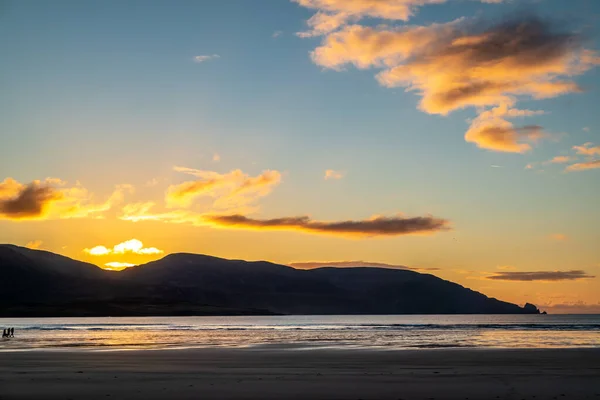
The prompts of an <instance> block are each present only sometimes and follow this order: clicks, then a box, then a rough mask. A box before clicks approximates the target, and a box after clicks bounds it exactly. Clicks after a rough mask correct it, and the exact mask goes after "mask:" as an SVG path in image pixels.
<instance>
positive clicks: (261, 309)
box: [0, 245, 539, 317]
mask: <svg viewBox="0 0 600 400" xmlns="http://www.w3.org/2000/svg"><path fill="white" fill-rule="evenodd" d="M0 276H1V278H2V279H0V293H2V294H3V303H2V307H0V317H1V316H4V317H7V316H108V315H110V316H118V315H123V316H125V315H132V316H133V315H251V314H538V313H539V310H538V309H537V307H536V306H534V305H532V304H527V305H525V307H523V308H522V307H519V306H517V305H515V304H511V303H507V302H503V301H500V300H496V299H493V298H489V297H486V296H485V295H483V294H481V293H478V292H475V291H472V290H470V289H467V288H465V287H463V286H460V285H458V284H456V283H452V282H448V281H445V280H443V279H440V278H437V277H435V276H433V275H429V274H420V273H417V272H414V271H409V270H403V269H386V268H366V267H364V268H362V267H354V268H318V269H313V270H297V269H294V268H291V267H288V266H284V265H277V264H273V263H269V262H264V261H260V262H247V261H240V260H227V259H222V258H216V257H210V256H205V255H198V254H183V253H180V254H171V255H168V256H166V257H164V258H163V259H161V260H158V261H154V262H151V263H148V264H145V265H140V266H137V267H133V268H129V269H127V270H125V271H122V272H110V271H104V270H102V269H100V268H98V267H96V266H94V265H92V264H88V263H83V262H79V261H76V260H72V259H70V258H67V257H63V256H60V255H57V254H53V253H49V252H45V251H39V250H30V249H26V248H22V247H18V246H12V245H0Z"/></svg>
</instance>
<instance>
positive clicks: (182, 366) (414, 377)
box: [0, 348, 600, 400]
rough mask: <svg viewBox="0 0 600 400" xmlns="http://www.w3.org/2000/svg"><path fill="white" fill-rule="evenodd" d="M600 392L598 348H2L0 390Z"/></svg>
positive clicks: (150, 395) (4, 393) (14, 395)
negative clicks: (136, 349) (64, 349)
mask: <svg viewBox="0 0 600 400" xmlns="http://www.w3.org/2000/svg"><path fill="white" fill-rule="evenodd" d="M42 398H43V399H65V400H67V399H107V398H111V399H353V400H357V399H364V400H367V399H394V400H397V399H405V400H409V399H436V400H438V399H461V400H465V399H536V400H540V399H600V349H571V350H558V349H557V350H550V349H546V350H465V349H459V350H458V349H457V350H414V351H413V350H410V351H373V350H327V349H319V350H293V349H279V350H274V349H214V348H213V349H190V350H156V351H96V352H83V351H53V352H42V351H29V352H5V353H0V399H2V400H12V399H42Z"/></svg>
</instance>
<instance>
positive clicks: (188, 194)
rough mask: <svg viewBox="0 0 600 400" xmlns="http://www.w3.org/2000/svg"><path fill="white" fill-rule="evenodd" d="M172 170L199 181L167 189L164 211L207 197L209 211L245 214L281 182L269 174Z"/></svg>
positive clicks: (187, 205)
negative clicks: (209, 206)
mask: <svg viewBox="0 0 600 400" xmlns="http://www.w3.org/2000/svg"><path fill="white" fill-rule="evenodd" d="M174 169H175V171H178V172H183V173H186V174H189V175H193V176H196V177H198V178H200V179H198V180H195V181H188V182H183V183H181V184H178V185H172V186H169V188H168V190H167V194H166V198H165V201H166V203H167V207H189V206H191V205H192V204H193V203H194V201H195V200H196V199H198V198H200V197H211V198H214V199H215V200H214V202H213V205H212V209H213V210H215V209H217V210H219V209H220V210H230V211H231V210H242V211H246V212H247V211H249V208H248V207H250V206H251V205H252V204H253V203H254V202H255V201H256V200H258V198H260V197H264V196H267V195H268V194H270V193H271V191H272V190H273V188H274V187H275V186H277V185H279V183H280V182H281V173H280V172H279V171H272V170H267V171H263V172H262V173H261V174H260V175H257V176H254V177H252V176H249V175H248V174H245V173H244V172H242V171H241V170H239V169H236V170H233V171H230V172H228V173H226V174H219V173H217V172H213V171H201V170H195V169H191V168H184V167H175V168H174Z"/></svg>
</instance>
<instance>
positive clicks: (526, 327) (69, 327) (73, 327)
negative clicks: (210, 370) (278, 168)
mask: <svg viewBox="0 0 600 400" xmlns="http://www.w3.org/2000/svg"><path fill="white" fill-rule="evenodd" d="M16 329H18V330H23V331H137V330H143V331H165V330H166V331H282V330H283V331H289V330H291V331H324V330H325V331H349V330H355V331H360V330H364V331H373V330H375V331H379V330H381V331H438V330H442V331H452V330H455V331H470V330H494V331H497V330H509V331H600V324H558V323H557V324H533V323H527V324H353V325H348V324H342V325H335V324H331V325H311V324H304V325H172V324H66V325H58V324H57V325H49V324H48V325H30V326H22V327H16Z"/></svg>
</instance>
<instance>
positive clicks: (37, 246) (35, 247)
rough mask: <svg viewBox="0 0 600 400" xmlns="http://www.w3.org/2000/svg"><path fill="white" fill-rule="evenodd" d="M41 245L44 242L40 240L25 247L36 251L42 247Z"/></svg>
mask: <svg viewBox="0 0 600 400" xmlns="http://www.w3.org/2000/svg"><path fill="white" fill-rule="evenodd" d="M43 243H44V242H42V241H41V240H32V241H31V242H28V243H27V244H26V245H25V247H27V248H30V249H34V250H37V249H39V248H40V247H41V246H42V244H43Z"/></svg>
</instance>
